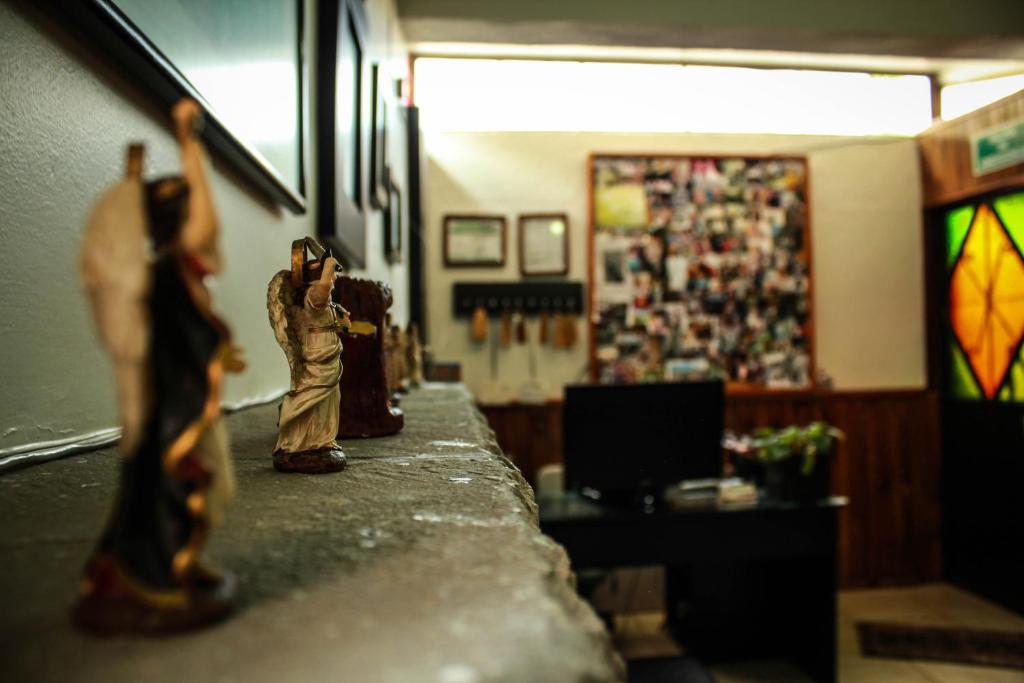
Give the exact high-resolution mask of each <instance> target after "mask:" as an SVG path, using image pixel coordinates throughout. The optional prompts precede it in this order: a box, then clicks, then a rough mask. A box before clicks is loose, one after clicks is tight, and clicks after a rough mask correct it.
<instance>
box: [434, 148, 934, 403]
mask: <svg viewBox="0 0 1024 683" xmlns="http://www.w3.org/2000/svg"><path fill="white" fill-rule="evenodd" d="M425 140H426V150H427V156H428V167H427V172H426V178H425V187H424V220H425V230H426V253H425V261H426V273H427V282H428V286H427V315H428V321H429V333H430V339H429V343H430V346H431V347H432V348H433V350H434V353H435V357H436V358H437V359H439V360H457V361H460V362H461V363H462V367H463V377H464V379H465V381H466V383H467V384H468V385H469V387H470V388H471V389H473V390H474V391H478V390H479V389H480V388H481V386H482V385H483V384H484V383H485V382H487V381H488V379H489V377H490V370H489V368H490V364H489V352H488V350H487V347H486V346H485V345H476V344H473V343H472V342H471V341H470V339H469V326H468V321H465V320H456V319H454V318H453V317H452V315H451V286H452V283H454V282H456V281H474V280H475V281H488V280H517V279H519V262H518V242H517V226H516V217H517V215H518V214H519V213H527V212H544V211H559V212H566V213H567V214H568V215H569V221H570V239H571V245H570V250H571V262H570V273H569V278H570V279H573V280H582V281H584V282H586V278H587V273H586V253H587V252H586V249H587V246H586V244H587V242H586V239H587V177H588V175H587V163H588V155H589V154H590V153H592V152H597V153H600V152H664V153H716V154H723V153H724V154H730V153H737V154H743V153H749V154H774V153H778V154H783V153H787V154H792V153H796V154H801V153H806V154H807V155H808V158H809V165H810V192H811V211H812V215H811V220H812V226H811V230H812V246H813V264H812V268H813V274H814V295H815V296H814V300H815V301H814V306H815V314H816V320H815V339H816V343H817V349H816V354H817V364H818V367H820V368H823V369H824V370H825V371H826V372H828V373H829V374H830V375H831V376H832V377H833V378H834V380H835V385H836V388H838V389H860V388H895V387H900V388H905V387H923V386H924V385H925V339H924V323H923V316H924V294H923V274H922V254H921V200H920V177H919V169H918V161H917V152H916V146H915V144H914V142H913V140H907V139H881V140H865V139H861V138H834V137H811V136H764V135H758V136H753V135H751V136H744V135H688V134H671V135H665V134H660V135H659V134H611V133H435V132H428V133H427V134H426V136H425ZM457 212H477V213H479V212H486V213H498V214H504V215H505V216H506V220H507V221H508V226H509V231H508V238H509V244H508V254H509V257H508V259H507V262H506V265H505V267H504V269H502V270H496V269H472V270H466V269H458V270H452V269H446V268H444V266H443V254H442V235H441V225H442V219H443V216H444V215H445V214H446V213H457ZM578 331H579V333H580V335H579V336H580V341H579V343H578V344H577V346H576V348H575V349H573V350H570V351H556V350H553V349H550V348H546V349H545V350H544V351H543V352H542V353H541V354H540V357H539V361H538V363H539V370H540V373H539V374H540V376H541V377H543V378H544V380H545V381H546V382H547V384H548V389H549V395H551V396H558V395H560V394H561V386H562V384H564V383H565V382H569V381H573V380H576V379H579V378H581V377H582V376H583V375H584V373H585V369H586V366H587V360H588V359H587V344H586V339H587V337H586V334H587V331H586V325H585V321H584V320H583V319H582V318H581V319H580V320H579V321H578ZM499 354H500V355H499V358H500V360H499V375H500V377H499V380H501V381H503V382H505V383H508V384H511V385H513V386H518V385H519V383H520V382H521V381H522V380H523V379H524V378H525V377H527V376H528V370H527V368H528V365H527V363H528V360H527V352H526V349H525V347H516V346H513V347H512V348H511V349H507V350H501V351H500V352H499Z"/></svg>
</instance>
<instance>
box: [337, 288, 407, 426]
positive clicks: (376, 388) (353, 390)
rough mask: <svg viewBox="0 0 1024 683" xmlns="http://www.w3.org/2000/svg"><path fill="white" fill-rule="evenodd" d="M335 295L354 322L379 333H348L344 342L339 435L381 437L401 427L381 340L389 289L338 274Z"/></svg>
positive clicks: (401, 419) (401, 420)
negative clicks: (393, 400)
mask: <svg viewBox="0 0 1024 683" xmlns="http://www.w3.org/2000/svg"><path fill="white" fill-rule="evenodd" d="M338 285H339V286H338V287H337V288H336V289H335V290H334V299H335V301H337V302H338V303H339V304H341V305H342V306H344V307H345V308H346V309H348V310H349V311H351V316H352V319H353V321H354V322H353V323H352V324H353V326H356V325H360V326H363V325H365V326H366V329H367V331H368V332H369V331H370V329H371V328H372V329H374V330H379V331H380V334H366V335H360V336H358V337H353V338H352V339H351V340H349V341H348V342H347V343H346V344H345V349H344V351H343V352H342V361H343V362H344V363H345V381H344V382H342V383H341V423H340V425H339V427H338V437H339V438H342V439H352V438H363V437H373V436H386V435H388V434H395V433H397V432H399V431H401V429H402V426H403V425H404V424H405V417H404V415H403V414H402V411H401V410H399V409H398V408H396V407H394V405H393V404H392V403H391V400H390V398H391V394H390V392H389V391H388V385H387V378H386V372H385V370H386V369H385V364H384V340H385V339H386V338H388V337H389V335H388V333H387V329H386V328H385V327H384V316H385V314H386V313H387V309H388V308H390V307H391V301H392V299H391V288H390V287H388V286H387V285H386V284H384V283H381V282H374V281H372V280H361V279H357V278H351V277H343V278H341V280H339V282H338Z"/></svg>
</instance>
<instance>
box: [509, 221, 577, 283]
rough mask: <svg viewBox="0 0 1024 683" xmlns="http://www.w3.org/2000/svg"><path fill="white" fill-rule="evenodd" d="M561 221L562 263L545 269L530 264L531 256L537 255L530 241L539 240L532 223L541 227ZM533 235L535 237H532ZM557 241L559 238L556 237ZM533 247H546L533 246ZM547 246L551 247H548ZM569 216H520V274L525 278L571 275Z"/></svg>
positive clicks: (541, 266)
mask: <svg viewBox="0 0 1024 683" xmlns="http://www.w3.org/2000/svg"><path fill="white" fill-rule="evenodd" d="M555 221H559V222H561V224H562V236H561V239H560V240H558V241H560V242H561V249H562V259H561V263H560V264H559V265H557V266H555V267H545V266H543V265H540V266H538V265H536V264H531V263H530V262H529V255H530V254H531V253H535V251H534V249H533V248H531V244H530V243H529V240H531V239H534V240H535V239H537V236H536V235H534V232H533V231H534V229H535V226H534V225H531V224H532V223H536V224H540V225H544V224H547V225H550V224H551V223H553V222H555ZM531 235H533V236H532V237H531ZM555 239H557V236H556V237H555ZM532 246H533V247H536V246H541V247H543V246H544V245H532ZM547 246H550V244H549V245H547ZM569 258H570V256H569V216H568V215H567V214H564V213H524V214H520V215H519V273H520V274H521V275H523V276H524V277H531V276H559V275H568V274H569Z"/></svg>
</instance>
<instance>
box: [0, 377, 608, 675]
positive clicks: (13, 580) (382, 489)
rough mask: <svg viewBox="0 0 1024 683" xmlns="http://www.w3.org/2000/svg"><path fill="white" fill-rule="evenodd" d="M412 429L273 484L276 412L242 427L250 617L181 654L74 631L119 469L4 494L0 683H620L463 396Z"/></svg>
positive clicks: (413, 402) (238, 525)
mask: <svg viewBox="0 0 1024 683" xmlns="http://www.w3.org/2000/svg"><path fill="white" fill-rule="evenodd" d="M403 408H404V409H405V411H406V427H405V430H404V431H403V432H402V433H401V434H398V435H395V436H392V437H386V438H381V439H367V440H360V441H348V442H345V443H344V444H343V445H344V448H345V451H346V453H347V454H348V456H349V465H348V468H347V469H346V470H345V471H344V472H341V473H340V474H336V475H321V476H302V475H282V474H278V473H276V472H275V471H274V470H273V468H272V466H271V459H270V452H271V449H272V448H273V444H274V439H275V437H276V427H275V418H276V410H277V407H276V405H267V406H262V407H258V408H253V409H249V410H246V411H242V412H240V413H236V414H234V415H231V416H229V417H228V418H227V420H228V428H229V431H230V432H231V436H232V446H233V452H234V456H235V462H236V470H237V476H238V483H239V495H238V498H237V499H236V500H235V501H234V503H233V505H232V506H231V508H230V509H229V518H228V520H227V522H226V524H225V525H224V526H223V527H222V528H220V529H218V530H217V532H216V534H215V535H214V537H213V541H212V543H211V545H210V547H209V549H208V550H209V555H210V557H211V558H212V559H213V560H215V561H216V562H218V563H220V564H222V565H223V566H225V567H227V568H229V569H231V570H233V571H234V572H235V573H236V574H237V576H238V579H239V592H240V599H241V605H240V609H239V611H238V613H237V614H236V615H235V616H234V617H233V618H232V619H230V620H229V621H227V622H225V623H224V624H221V625H219V626H216V627H213V628H210V629H207V630H204V631H200V632H196V633H192V634H187V635H183V636H176V637H172V638H164V639H155V640H146V639H137V638H124V639H110V640H101V639H96V638H92V637H89V636H86V635H83V634H80V633H78V632H77V631H75V630H74V629H73V628H72V626H71V624H70V622H69V620H68V607H69V605H70V604H71V602H72V601H73V599H74V596H75V590H76V586H77V582H78V578H79V571H80V568H81V564H82V562H83V561H84V560H85V558H86V557H87V555H88V554H89V551H90V549H91V548H92V545H93V543H94V542H95V540H96V538H97V535H98V534H99V532H100V529H101V527H102V525H103V518H104V516H105V514H106V512H107V510H108V509H109V506H110V501H111V498H112V494H113V492H114V489H115V483H116V475H117V464H118V456H117V454H116V452H115V451H114V450H112V449H111V450H105V451H97V452H94V453H90V454H87V455H83V456H77V457H73V458H68V459H66V460H61V461H57V462H51V463H46V464H43V465H39V466H36V467H31V468H27V469H25V470H21V471H17V472H13V473H10V474H7V475H4V476H2V477H0V519H2V520H3V521H2V522H0V550H2V553H3V557H4V570H3V571H2V572H0V594H2V595H3V596H4V605H3V610H2V613H0V632H2V634H3V637H2V638H0V678H2V679H4V680H12V681H13V680H32V681H69V680H75V681H103V682H104V683H109V682H113V681H141V680H146V681H192V682H194V683H199V682H202V681H239V682H241V681H353V682H356V681H358V682H364V681H365V682H375V681H388V682H390V681H410V682H412V681H415V682H417V683H419V682H432V681H436V682H438V683H483V682H484V681H558V682H560V683H561V682H571V681H614V680H620V679H621V676H622V671H621V666H620V662H619V660H618V659H617V657H616V655H615V654H614V652H613V650H612V648H611V644H610V641H609V638H608V634H607V632H606V631H605V629H604V627H603V626H602V624H601V623H600V621H599V620H598V619H597V618H596V616H595V615H594V613H593V612H592V611H591V609H590V608H589V607H588V606H587V605H586V604H585V603H583V602H582V601H581V600H580V599H579V598H578V597H577V596H576V594H575V592H574V591H573V589H572V576H571V573H570V570H569V564H568V560H567V558H566V556H565V553H564V551H563V550H562V549H561V547H560V546H558V545H556V544H555V543H553V542H552V541H551V540H550V539H547V538H546V537H544V536H543V535H542V534H541V533H540V531H539V529H538V526H537V515H536V506H535V503H534V500H533V494H532V491H531V490H530V488H529V486H528V485H527V484H526V483H525V482H524V481H523V479H522V477H521V476H520V475H519V472H518V471H517V470H516V469H515V468H514V467H513V466H512V465H511V464H510V463H509V462H508V460H507V459H506V458H505V457H504V456H502V455H501V453H500V451H499V449H498V447H497V445H496V444H495V443H494V441H493V436H492V434H491V432H490V430H489V429H488V428H487V425H486V423H485V422H484V421H483V419H482V418H481V416H480V414H479V413H478V412H477V411H476V409H475V408H474V407H473V405H472V399H471V397H470V395H469V393H468V392H467V391H466V390H465V388H463V387H462V386H461V385H428V386H427V387H424V388H422V389H419V390H416V391H414V392H413V393H411V394H410V395H408V396H407V397H406V398H405V399H404V401H403Z"/></svg>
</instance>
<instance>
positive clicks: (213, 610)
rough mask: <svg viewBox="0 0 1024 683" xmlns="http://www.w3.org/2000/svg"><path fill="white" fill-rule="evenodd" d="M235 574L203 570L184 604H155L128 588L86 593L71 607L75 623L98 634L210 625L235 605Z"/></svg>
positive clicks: (150, 633) (168, 630)
mask: <svg viewBox="0 0 1024 683" xmlns="http://www.w3.org/2000/svg"><path fill="white" fill-rule="evenodd" d="M235 586H236V581H235V578H234V576H233V575H232V574H230V573H224V574H219V573H218V574H214V573H212V572H204V575H203V577H202V578H200V579H198V580H197V581H196V583H195V585H194V586H193V587H192V588H191V590H190V591H189V592H188V594H187V595H188V597H187V600H186V602H185V604H184V605H168V606H166V607H156V606H154V605H152V604H149V603H146V602H143V601H142V599H141V598H138V597H134V596H132V595H131V594H130V592H128V591H116V590H115V591H112V592H111V594H109V595H87V596H84V597H81V598H79V600H78V602H76V603H75V606H74V607H73V608H72V612H71V618H72V621H73V622H74V624H75V626H77V627H78V628H80V629H82V630H83V631H87V632H89V633H91V634H93V635H97V636H118V635H139V636H163V635H170V634H173V633H181V632H184V631H191V630H194V629H198V628H202V627H204V626H210V625H212V624H215V623H217V622H220V621H223V620H224V619H225V618H227V617H228V616H229V615H230V614H231V612H232V611H234V608H235Z"/></svg>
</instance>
